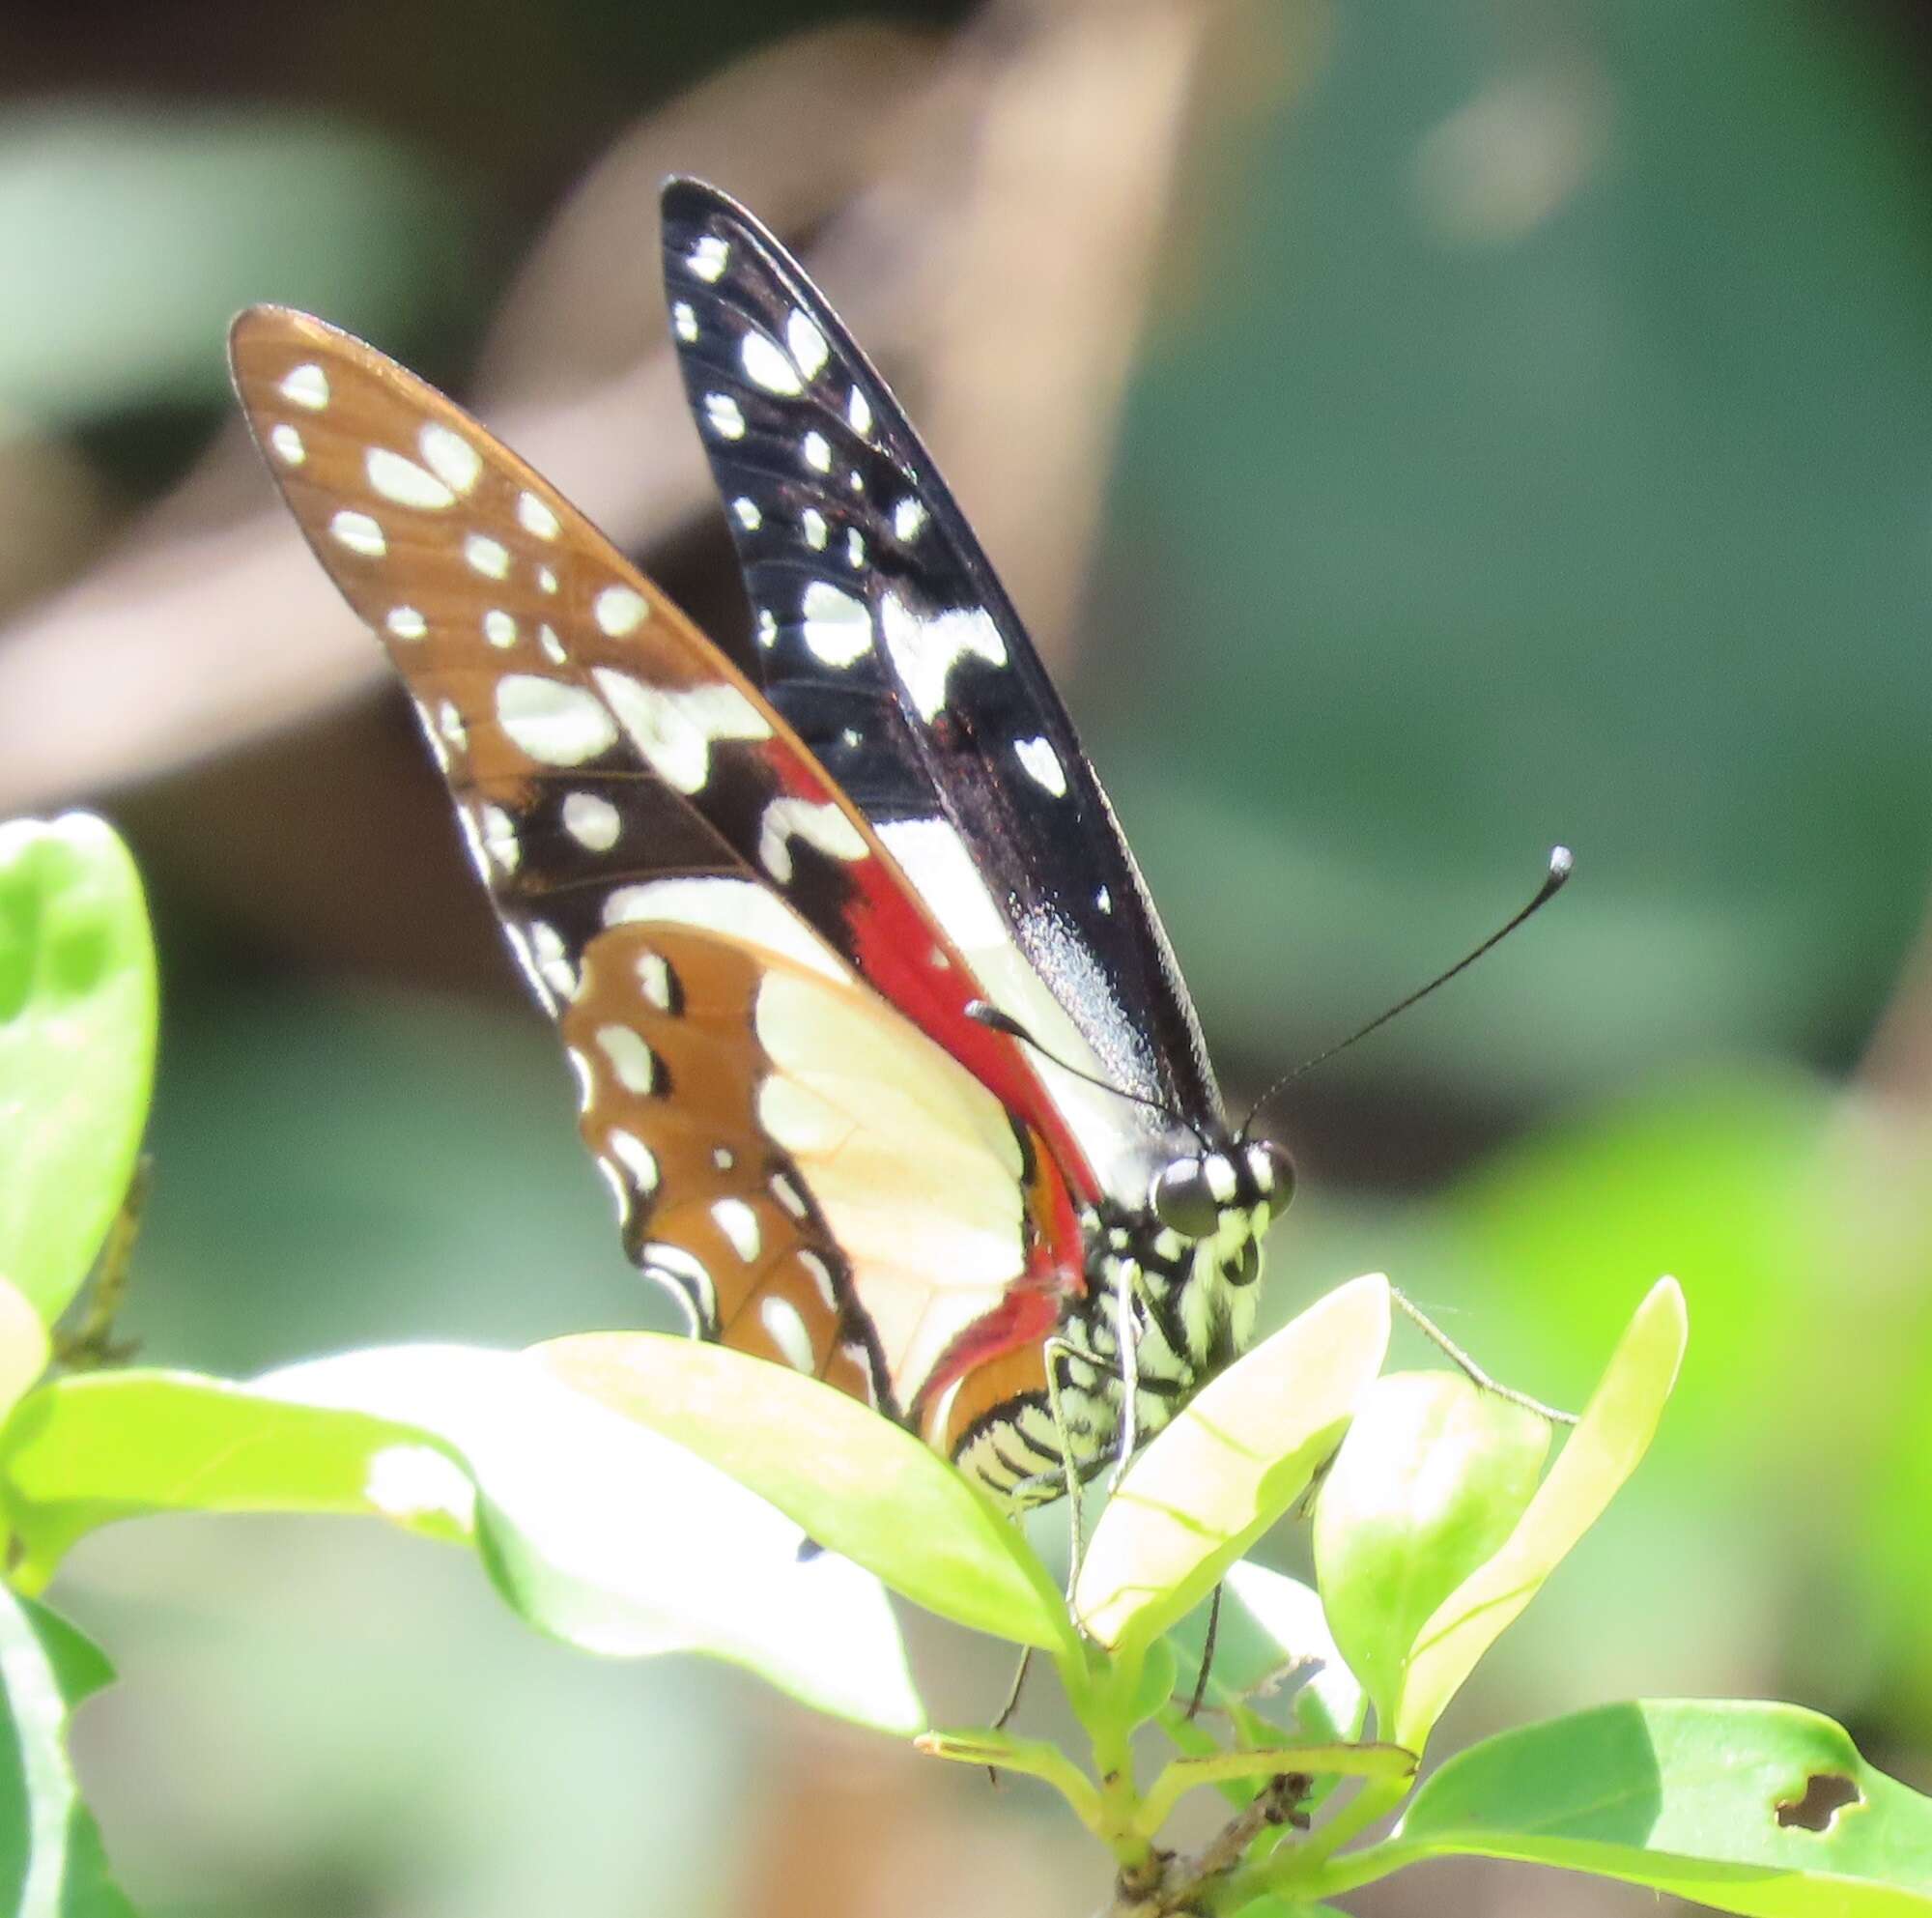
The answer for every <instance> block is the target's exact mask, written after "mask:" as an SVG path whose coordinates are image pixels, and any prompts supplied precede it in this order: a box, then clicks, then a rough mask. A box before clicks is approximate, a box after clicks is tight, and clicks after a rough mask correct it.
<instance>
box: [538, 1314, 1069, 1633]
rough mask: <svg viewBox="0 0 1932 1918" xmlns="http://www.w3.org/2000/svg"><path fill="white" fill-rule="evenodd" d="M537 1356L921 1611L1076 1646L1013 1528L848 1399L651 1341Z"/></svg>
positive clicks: (721, 1357)
mask: <svg viewBox="0 0 1932 1918" xmlns="http://www.w3.org/2000/svg"><path fill="white" fill-rule="evenodd" d="M532 1357H533V1358H535V1359H537V1360H540V1361H541V1362H542V1363H543V1364H544V1365H545V1366H546V1367H548V1369H549V1370H550V1371H551V1372H552V1373H553V1374H554V1376H555V1377H556V1378H558V1379H561V1380H562V1381H564V1382H565V1383H566V1384H567V1385H568V1386H569V1387H570V1388H572V1389H573V1390H574V1391H577V1392H581V1393H583V1394H584V1395H586V1396H587V1397H589V1398H592V1399H595V1400H596V1401H598V1402H599V1403H600V1404H603V1405H605V1406H608V1407H610V1408H611V1410H612V1411H613V1412H615V1413H616V1414H618V1415H620V1416H621V1417H624V1418H625V1419H627V1420H630V1421H632V1422H634V1423H636V1424H638V1425H639V1426H642V1427H645V1428H648V1429H649V1430H650V1431H653V1432H657V1433H660V1434H662V1435H663V1436H664V1437H666V1438H668V1439H672V1440H675V1441H676V1442H677V1444H678V1445H680V1446H688V1447H689V1448H690V1449H691V1450H692V1451H693V1452H696V1454H698V1455H699V1456H700V1457H702V1458H705V1459H707V1460H709V1461H710V1463H711V1464H712V1465H714V1466H716V1467H718V1468H719V1470H720V1471H722V1472H726V1473H728V1474H730V1475H731V1476H732V1477H733V1478H734V1479H737V1480H738V1481H739V1482H740V1483H742V1484H744V1485H748V1486H750V1487H751V1488H752V1489H753V1491H754V1492H756V1493H757V1494H758V1495H759V1497H760V1498H763V1499H766V1500H769V1501H770V1503H772V1504H774V1505H776V1506H777V1507H778V1508H779V1510H781V1512H783V1513H784V1514H785V1515H786V1517H788V1518H790V1519H793V1520H795V1521H796V1522H797V1523H798V1524H799V1525H801V1526H803V1527H804V1528H805V1530H806V1531H807V1532H809V1533H810V1535H811V1536H812V1537H813V1538H814V1539H816V1540H817V1541H818V1543H819V1544H821V1545H824V1546H827V1547H829V1548H830V1549H831V1550H832V1551H834V1552H838V1553H840V1554H841V1555H843V1556H844V1557H845V1558H848V1559H850V1560H853V1561H854V1562H855V1563H857V1564H861V1565H864V1566H865V1567H866V1568H867V1570H868V1571H871V1572H874V1573H876V1574H877V1575H878V1576H879V1577H880V1578H882V1579H883V1580H885V1582H886V1583H887V1584H888V1585H889V1586H891V1587H892V1588H893V1589H894V1590H895V1591H899V1592H902V1593H904V1595H905V1596H906V1597H908V1598H910V1599H912V1600H913V1601H914V1602H915V1603H916V1604H920V1605H923V1606H925V1607H926V1608H927V1609H928V1610H930V1611H933V1612H937V1613H938V1614H939V1615H940V1616H941V1617H947V1618H952V1619H953V1620H955V1621H956V1622H957V1623H959V1624H962V1625H970V1626H972V1627H973V1628H974V1629H975V1630H977V1631H983V1632H993V1633H996V1634H998V1635H999V1636H1000V1637H1002V1638H1008V1639H1011V1640H1013V1641H1014V1642H1015V1643H1016V1644H1020V1645H1032V1646H1042V1647H1045V1648H1048V1649H1052V1648H1056V1647H1060V1646H1065V1645H1066V1644H1067V1643H1068V1640H1069V1638H1070V1630H1071V1628H1070V1626H1069V1624H1068V1621H1067V1617H1066V1607H1065V1601H1064V1600H1063V1599H1062V1598H1061V1595H1060V1593H1059V1591H1058V1590H1057V1589H1055V1587H1054V1585H1053V1583H1052V1581H1051V1579H1050V1578H1049V1577H1048V1576H1047V1573H1046V1570H1045V1568H1044V1567H1043V1566H1042V1565H1041V1564H1040V1562H1039V1560H1037V1558H1036V1557H1035V1556H1034V1554H1033V1551H1032V1549H1031V1548H1030V1547H1029V1546H1028V1544H1027V1542H1026V1540H1025V1537H1024V1536H1023V1535H1022V1533H1021V1532H1020V1531H1019V1529H1018V1528H1017V1527H1016V1526H1013V1525H1011V1524H1010V1523H1009V1522H1008V1520H1007V1519H1006V1518H1004V1517H1003V1516H1002V1515H1001V1514H1000V1513H998V1512H997V1511H995V1509H994V1508H993V1506H992V1504H991V1503H990V1502H989V1501H988V1500H986V1499H985V1498H984V1497H983V1496H982V1495H981V1494H980V1492H979V1491H978V1490H977V1489H976V1488H975V1487H974V1486H972V1485H970V1484H969V1483H968V1482H967V1480H966V1479H965V1478H964V1476H962V1475H961V1474H959V1473H957V1472H955V1471H954V1470H953V1469H952V1467H951V1466H950V1465H948V1464H947V1463H946V1462H945V1461H944V1460H943V1459H941V1458H940V1457H939V1456H938V1455H937V1454H936V1453H934V1452H933V1451H932V1450H931V1449H930V1448H929V1447H927V1446H923V1445H922V1444H921V1443H920V1442H919V1441H918V1440H917V1439H915V1438H913V1437H912V1436H911V1435H910V1434H909V1433H907V1432H903V1431H901V1430H900V1429H899V1428H898V1427H897V1426H895V1425H893V1424H891V1423H889V1422H888V1421H887V1420H886V1419H883V1418H881V1417H878V1416H877V1414H876V1413H873V1412H871V1411H869V1410H867V1408H866V1407H864V1406H862V1405H859V1404H857V1403H856V1402H855V1401H853V1400H852V1399H850V1398H847V1397H846V1396H845V1395H844V1394H843V1393H842V1392H838V1391H834V1390H833V1389H832V1388H830V1387H828V1386H824V1385H821V1384H819V1383H818V1382H817V1381H816V1380H814V1379H807V1378H803V1377H801V1376H800V1375H799V1374H797V1373H795V1372H791V1371H788V1370H786V1369H784V1368H782V1367H781V1366H777V1365H770V1364H766V1363H764V1362H763V1361H762V1360H755V1359H749V1358H747V1357H746V1356H745V1355H744V1354H742V1353H737V1352H731V1351H728V1350H726V1349H725V1347H723V1346H717V1345H701V1344H698V1343H696V1341H694V1340H691V1339H685V1338H672V1337H666V1336H664V1335H662V1334H659V1333H654V1332H607V1333H597V1334H589V1335H585V1336H582V1337H577V1338H563V1339H555V1340H553V1341H552V1342H551V1343H549V1344H547V1345H542V1346H539V1347H537V1348H536V1350H535V1352H534V1353H533V1355H532Z"/></svg>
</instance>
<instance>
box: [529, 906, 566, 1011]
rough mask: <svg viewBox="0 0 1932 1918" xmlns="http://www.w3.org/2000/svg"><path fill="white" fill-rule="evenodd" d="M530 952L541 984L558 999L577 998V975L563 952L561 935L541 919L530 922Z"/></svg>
mask: <svg viewBox="0 0 1932 1918" xmlns="http://www.w3.org/2000/svg"><path fill="white" fill-rule="evenodd" d="M529 939H530V952H531V955H532V957H533V959H534V961H535V964H536V970H537V973H538V975H539V977H540V978H541V979H542V980H543V983H544V984H545V985H546V986H547V987H549V988H550V989H551V990H552V991H553V992H554V993H555V994H556V995H557V997H558V998H560V999H574V998H575V997H576V996H577V974H576V973H575V972H574V971H573V970H572V969H571V964H570V955H569V954H568V953H566V952H565V951H564V947H563V935H562V934H561V933H560V932H558V931H557V930H556V928H555V927H554V926H550V925H546V924H545V923H544V921H543V920H541V919H532V920H531V921H530V932H529Z"/></svg>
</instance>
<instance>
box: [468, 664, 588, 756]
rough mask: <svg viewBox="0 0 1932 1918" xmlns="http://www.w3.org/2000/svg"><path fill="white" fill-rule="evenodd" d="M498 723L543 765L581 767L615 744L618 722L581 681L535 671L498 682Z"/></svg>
mask: <svg viewBox="0 0 1932 1918" xmlns="http://www.w3.org/2000/svg"><path fill="white" fill-rule="evenodd" d="M497 725H498V726H500V727H501V728H502V729H503V731H504V733H505V734H506V735H507V736H508V738H509V740H510V743H511V744H512V745H513V746H515V747H516V748H517V749H518V750H519V751H520V752H522V753H524V754H526V755H527V756H528V757H529V758H530V759H535V760H536V761H537V763H538V764H539V765H545V766H581V765H582V763H583V762H584V760H585V759H595V758H596V757H597V756H598V754H600V753H607V752H609V751H610V749H611V747H612V746H614V745H615V744H616V743H617V726H616V722H615V721H614V720H613V719H612V718H611V715H610V713H609V712H608V711H606V709H605V707H604V704H603V702H602V701H600V700H599V699H598V698H597V697H596V696H595V695H594V694H592V693H588V692H586V691H585V690H584V689H583V688H582V686H571V685H567V684H565V683H564V681H563V680H561V679H546V678H543V677H542V676H541V675H539V674H537V673H505V674H504V675H503V677H502V678H500V679H499V680H497Z"/></svg>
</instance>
